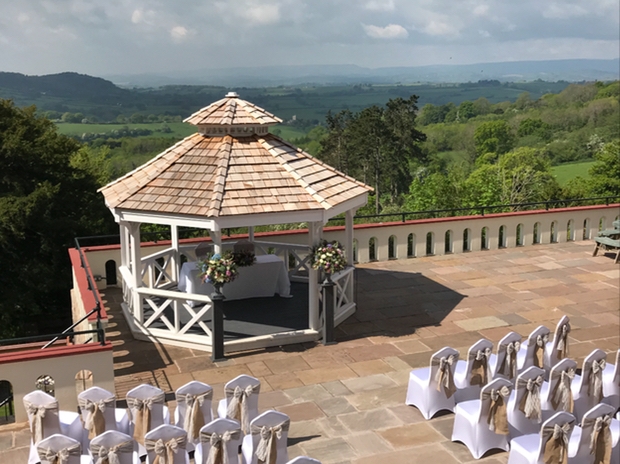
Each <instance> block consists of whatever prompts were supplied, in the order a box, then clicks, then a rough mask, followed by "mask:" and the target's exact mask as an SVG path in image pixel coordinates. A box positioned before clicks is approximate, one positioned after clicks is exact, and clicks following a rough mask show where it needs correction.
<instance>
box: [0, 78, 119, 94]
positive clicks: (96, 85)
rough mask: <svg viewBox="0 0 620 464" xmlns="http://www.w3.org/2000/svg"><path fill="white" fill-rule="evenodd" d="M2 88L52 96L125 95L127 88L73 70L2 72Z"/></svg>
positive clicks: (0, 81)
mask: <svg viewBox="0 0 620 464" xmlns="http://www.w3.org/2000/svg"><path fill="white" fill-rule="evenodd" d="M0 88H5V89H12V90H13V91H15V92H20V93H22V94H29V95H32V94H42V95H47V96H50V97H64V98H85V97H93V96H95V95H100V96H107V97H123V96H125V95H127V90H124V89H121V88H119V87H117V86H116V85H114V84H113V83H112V82H110V81H107V80H105V79H102V78H100V77H92V76H87V75H85V74H77V73H73V72H65V73H60V74H48V75H45V76H26V75H24V74H19V73H6V72H0Z"/></svg>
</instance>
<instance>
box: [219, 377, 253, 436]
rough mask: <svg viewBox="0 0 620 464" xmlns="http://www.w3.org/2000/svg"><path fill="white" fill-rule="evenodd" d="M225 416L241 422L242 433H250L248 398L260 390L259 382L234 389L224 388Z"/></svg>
mask: <svg viewBox="0 0 620 464" xmlns="http://www.w3.org/2000/svg"><path fill="white" fill-rule="evenodd" d="M224 392H225V393H226V401H227V403H228V406H227V408H226V417H228V418H229V419H234V420H236V421H238V422H239V423H240V424H241V430H243V433H245V434H248V433H250V414H249V411H248V398H249V397H250V396H252V395H254V394H258V393H259V392H260V383H259V384H257V385H248V386H247V387H245V388H241V387H238V386H237V387H235V388H234V389H231V388H226V389H225V390H224Z"/></svg>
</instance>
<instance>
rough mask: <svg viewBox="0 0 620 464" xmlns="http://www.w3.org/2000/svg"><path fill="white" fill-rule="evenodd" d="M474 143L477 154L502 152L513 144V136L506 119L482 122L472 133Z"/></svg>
mask: <svg viewBox="0 0 620 464" xmlns="http://www.w3.org/2000/svg"><path fill="white" fill-rule="evenodd" d="M474 143H475V145H476V152H477V153H478V155H484V154H485V153H497V154H498V155H501V154H504V153H506V152H508V151H509V150H511V149H512V148H513V147H514V145H515V136H514V133H513V132H512V129H511V128H510V126H509V125H508V123H507V122H506V121H503V120H499V121H489V122H485V123H482V124H481V125H480V126H478V128H477V129H476V131H475V133H474Z"/></svg>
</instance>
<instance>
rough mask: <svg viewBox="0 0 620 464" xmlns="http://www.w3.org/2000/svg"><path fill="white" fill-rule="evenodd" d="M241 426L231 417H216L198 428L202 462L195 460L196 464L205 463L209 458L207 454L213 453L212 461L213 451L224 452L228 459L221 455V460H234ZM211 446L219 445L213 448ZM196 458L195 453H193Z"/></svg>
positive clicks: (237, 452) (237, 451)
mask: <svg viewBox="0 0 620 464" xmlns="http://www.w3.org/2000/svg"><path fill="white" fill-rule="evenodd" d="M242 437H243V434H242V433H241V428H240V426H239V422H237V421H235V420H232V419H222V418H218V419H215V420H213V421H211V422H209V423H208V424H207V425H205V426H204V427H203V428H202V429H200V444H199V445H197V446H202V462H198V461H196V464H205V463H206V462H207V461H208V459H209V454H210V453H212V452H213V453H214V457H213V461H215V453H216V452H217V453H220V452H221V453H226V454H227V457H228V461H226V460H225V459H224V457H223V456H222V462H231V463H232V462H236V460H237V459H238V454H239V445H240V444H241V438H242ZM212 447H219V449H213V451H212ZM194 459H196V454H195V455H194Z"/></svg>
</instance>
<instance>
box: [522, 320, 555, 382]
mask: <svg viewBox="0 0 620 464" xmlns="http://www.w3.org/2000/svg"><path fill="white" fill-rule="evenodd" d="M550 333H551V331H550V330H549V329H548V328H547V327H545V326H544V325H541V326H538V327H536V328H535V329H534V330H533V331H532V333H531V334H530V335H529V337H527V340H526V341H524V342H523V343H522V344H521V349H520V350H519V353H518V354H517V375H518V374H520V373H521V372H523V371H524V370H526V369H527V368H528V367H531V366H534V367H538V368H540V369H544V368H545V350H546V348H547V342H548V341H549V334H550Z"/></svg>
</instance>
